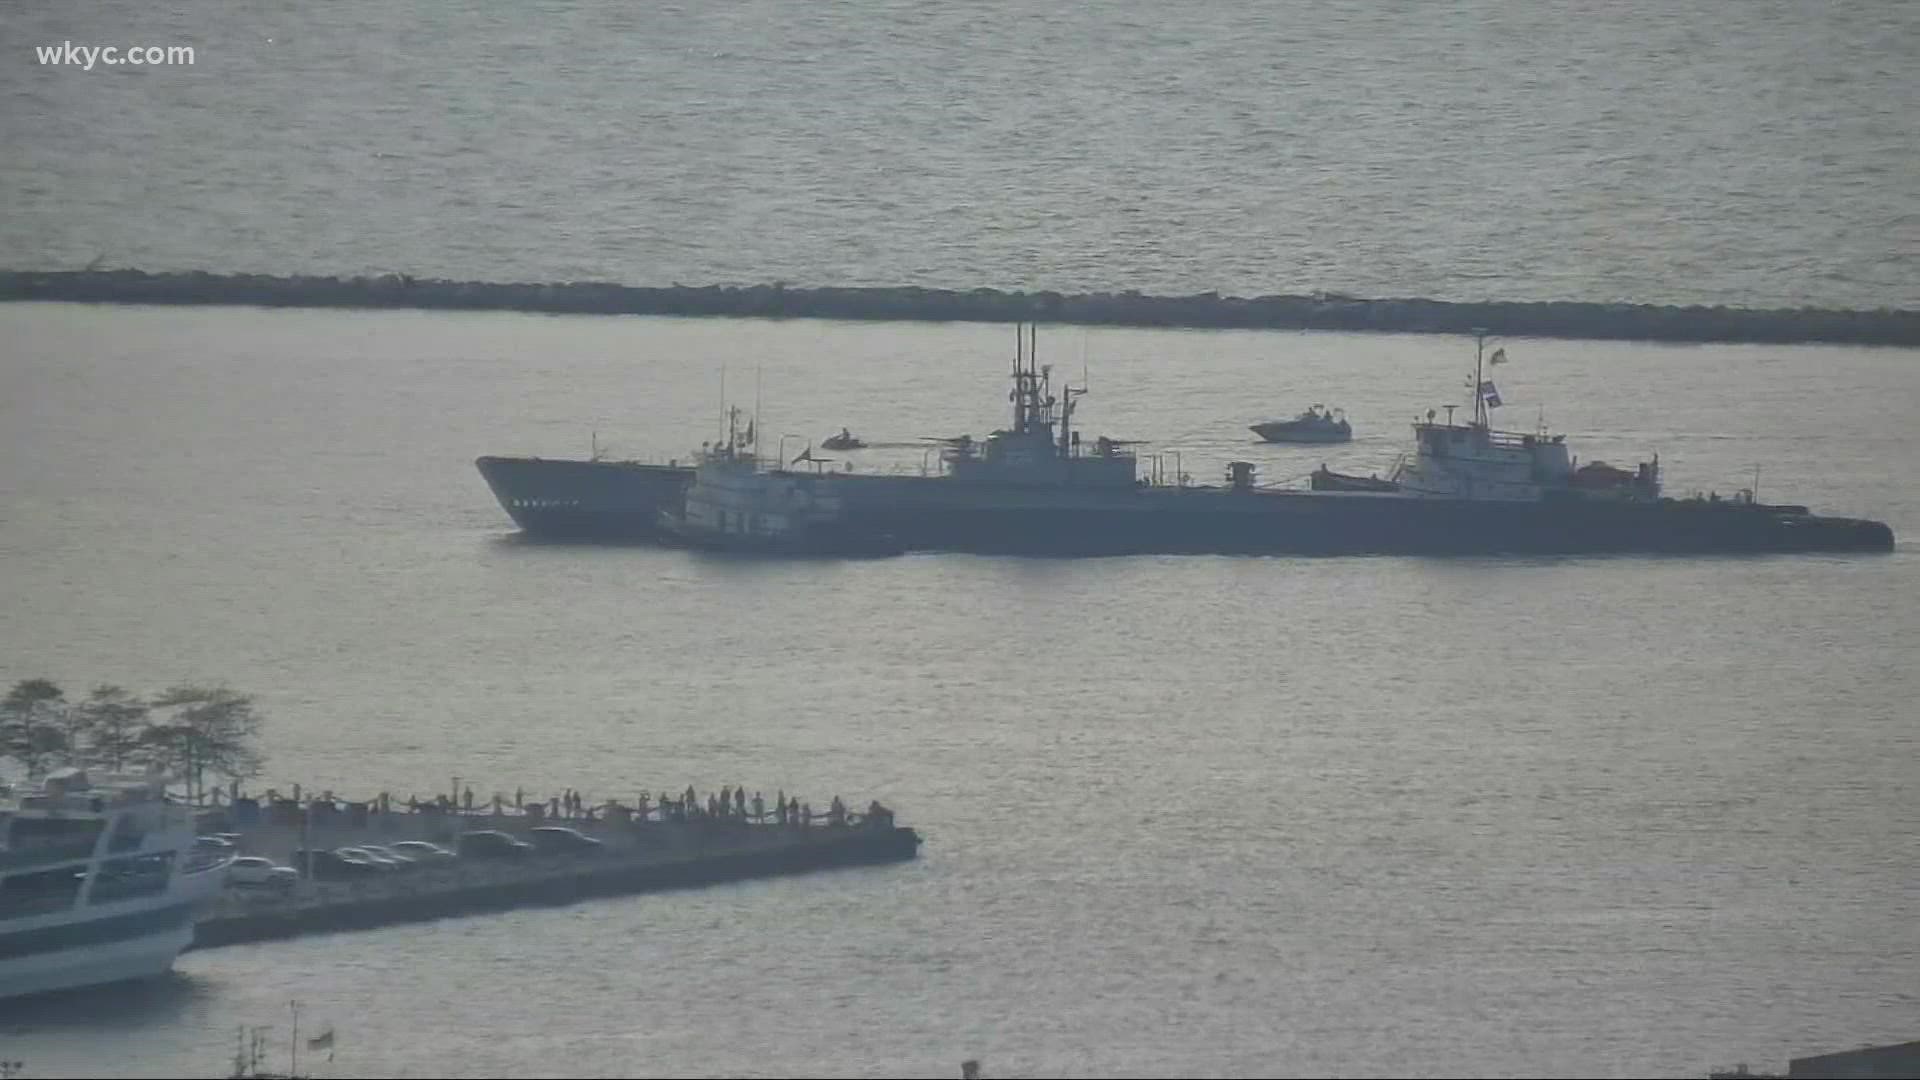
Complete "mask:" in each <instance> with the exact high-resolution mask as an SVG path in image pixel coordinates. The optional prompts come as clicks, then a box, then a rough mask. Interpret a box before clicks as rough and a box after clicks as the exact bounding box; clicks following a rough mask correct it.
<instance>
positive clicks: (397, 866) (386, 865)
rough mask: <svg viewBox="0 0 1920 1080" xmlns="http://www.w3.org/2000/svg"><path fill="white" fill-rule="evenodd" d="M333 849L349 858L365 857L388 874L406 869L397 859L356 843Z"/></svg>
mask: <svg viewBox="0 0 1920 1080" xmlns="http://www.w3.org/2000/svg"><path fill="white" fill-rule="evenodd" d="M333 850H334V851H335V852H336V853H338V854H340V855H344V856H346V857H347V858H349V859H365V860H366V861H367V862H370V863H372V864H373V865H375V866H377V867H379V868H380V869H381V870H382V871H384V872H386V873H389V874H395V873H399V872H400V871H401V870H404V869H406V865H405V864H404V863H402V862H401V861H400V860H399V859H390V858H388V857H387V856H385V855H380V854H377V853H375V852H373V851H370V850H368V849H367V848H364V847H360V846H359V845H356V844H349V845H347V846H345V847H337V848H334V849H333Z"/></svg>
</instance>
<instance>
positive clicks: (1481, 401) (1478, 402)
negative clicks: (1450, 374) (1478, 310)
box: [1473, 326, 1487, 428]
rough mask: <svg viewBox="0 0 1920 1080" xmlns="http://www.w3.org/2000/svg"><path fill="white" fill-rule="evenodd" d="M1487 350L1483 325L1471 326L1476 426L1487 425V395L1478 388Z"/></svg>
mask: <svg viewBox="0 0 1920 1080" xmlns="http://www.w3.org/2000/svg"><path fill="white" fill-rule="evenodd" d="M1486 351H1487V331H1486V329H1485V328H1484V327H1479V326H1476V327H1474V328H1473V422H1474V424H1475V425H1476V426H1478V427H1483V428H1484V427H1486V426H1487V395H1485V394H1484V393H1482V392H1481V390H1480V388H1481V386H1482V385H1483V383H1484V380H1485V378H1486V376H1485V375H1484V374H1482V372H1483V370H1484V368H1483V365H1482V360H1483V359H1484V358H1485V353H1486Z"/></svg>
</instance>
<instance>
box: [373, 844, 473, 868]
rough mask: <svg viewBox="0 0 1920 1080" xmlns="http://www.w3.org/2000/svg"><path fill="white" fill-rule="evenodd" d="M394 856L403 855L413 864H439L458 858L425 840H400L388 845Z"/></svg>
mask: <svg viewBox="0 0 1920 1080" xmlns="http://www.w3.org/2000/svg"><path fill="white" fill-rule="evenodd" d="M387 846H388V847H389V848H391V849H392V850H393V851H394V852H395V853H396V854H400V855H405V856H407V857H408V858H410V859H412V860H413V861H415V862H422V863H428V862H439V861H442V860H445V859H457V858H459V857H460V856H458V855H455V854H454V853H453V852H451V851H448V850H447V849H446V848H443V847H441V846H440V845H439V844H435V843H432V842H430V841H427V840H402V841H400V842H399V843H397V844H388V845H387Z"/></svg>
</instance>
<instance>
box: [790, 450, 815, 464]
mask: <svg viewBox="0 0 1920 1080" xmlns="http://www.w3.org/2000/svg"><path fill="white" fill-rule="evenodd" d="M812 460H813V447H811V446H809V447H807V448H806V449H805V450H802V451H800V452H799V453H798V454H796V455H794V458H793V460H792V461H789V462H787V464H789V465H798V464H800V463H801V462H803V461H812Z"/></svg>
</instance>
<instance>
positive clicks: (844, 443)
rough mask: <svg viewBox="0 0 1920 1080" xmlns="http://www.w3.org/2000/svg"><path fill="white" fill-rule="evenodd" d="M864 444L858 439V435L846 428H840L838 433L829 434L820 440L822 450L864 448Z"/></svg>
mask: <svg viewBox="0 0 1920 1080" xmlns="http://www.w3.org/2000/svg"><path fill="white" fill-rule="evenodd" d="M866 445H867V444H866V443H864V442H861V441H860V437H859V436H858V435H855V434H854V433H853V432H851V431H848V430H847V429H846V428H841V429H840V434H838V435H829V436H827V437H826V438H824V439H822V440H820V447H821V449H823V450H862V449H865V448H866Z"/></svg>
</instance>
